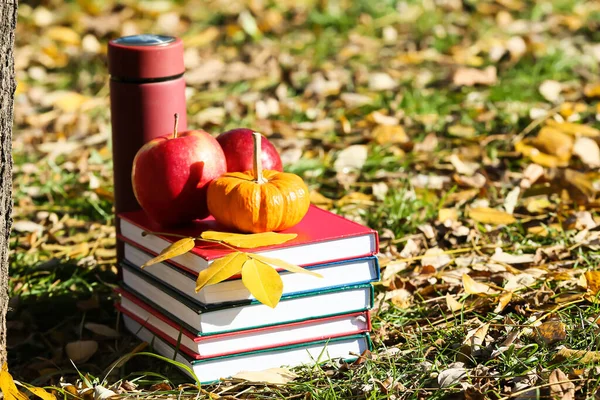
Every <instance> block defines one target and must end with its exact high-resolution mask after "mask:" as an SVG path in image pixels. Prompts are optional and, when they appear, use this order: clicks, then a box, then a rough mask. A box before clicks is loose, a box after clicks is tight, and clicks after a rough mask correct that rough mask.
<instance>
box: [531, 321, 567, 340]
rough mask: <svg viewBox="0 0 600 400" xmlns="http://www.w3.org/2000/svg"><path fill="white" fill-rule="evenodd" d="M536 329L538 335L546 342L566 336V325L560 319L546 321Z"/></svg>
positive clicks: (563, 338) (562, 338)
mask: <svg viewBox="0 0 600 400" xmlns="http://www.w3.org/2000/svg"><path fill="white" fill-rule="evenodd" d="M536 329H537V334H538V337H539V338H541V339H542V340H543V341H544V342H545V343H546V344H553V343H556V342H560V341H562V340H565V339H566V338H567V327H566V325H565V324H564V323H562V322H560V321H547V322H544V323H543V324H541V325H540V326H538V327H537V328H536Z"/></svg>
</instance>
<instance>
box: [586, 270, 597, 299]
mask: <svg viewBox="0 0 600 400" xmlns="http://www.w3.org/2000/svg"><path fill="white" fill-rule="evenodd" d="M585 281H586V285H587V290H588V292H589V293H590V294H591V295H592V296H596V295H597V294H598V292H599V291H600V271H587V272H586V273H585Z"/></svg>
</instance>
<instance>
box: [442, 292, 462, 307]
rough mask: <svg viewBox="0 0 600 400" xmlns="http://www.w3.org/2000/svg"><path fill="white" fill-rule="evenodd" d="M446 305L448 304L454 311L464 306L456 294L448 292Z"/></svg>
mask: <svg viewBox="0 0 600 400" xmlns="http://www.w3.org/2000/svg"><path fill="white" fill-rule="evenodd" d="M446 305H447V306H448V309H449V310H450V311H452V312H454V311H459V310H461V309H462V308H463V305H462V303H461V302H460V301H458V300H456V299H455V298H454V296H452V295H451V294H450V293H446Z"/></svg>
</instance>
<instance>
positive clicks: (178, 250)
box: [142, 238, 196, 268]
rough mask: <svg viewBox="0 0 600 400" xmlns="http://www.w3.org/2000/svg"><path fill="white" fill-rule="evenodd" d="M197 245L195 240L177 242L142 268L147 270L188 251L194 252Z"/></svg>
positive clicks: (185, 239) (184, 239) (187, 239)
mask: <svg viewBox="0 0 600 400" xmlns="http://www.w3.org/2000/svg"><path fill="white" fill-rule="evenodd" d="M195 245H196V242H195V241H194V239H193V238H183V239H180V240H178V241H176V242H175V243H171V244H170V245H169V246H168V247H167V248H165V249H164V250H163V251H161V252H160V254H159V255H158V256H156V257H154V258H153V259H151V260H148V261H146V262H145V263H144V264H143V265H142V268H145V267H148V266H150V265H154V264H157V263H159V262H163V261H165V260H169V259H171V258H174V257H177V256H180V255H182V254H185V253H187V252H188V251H190V250H192V249H193V248H194V246H195Z"/></svg>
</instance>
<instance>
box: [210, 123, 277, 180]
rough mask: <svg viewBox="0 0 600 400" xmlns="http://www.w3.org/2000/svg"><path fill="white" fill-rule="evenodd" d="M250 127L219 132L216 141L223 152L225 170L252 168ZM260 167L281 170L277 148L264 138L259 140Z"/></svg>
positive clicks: (252, 147)
mask: <svg viewBox="0 0 600 400" xmlns="http://www.w3.org/2000/svg"><path fill="white" fill-rule="evenodd" d="M252 132H254V131H253V130H252V129H246V128H237V129H232V130H230V131H227V132H223V133H221V134H220V135H219V136H218V137H217V141H218V142H219V144H220V145H221V148H222V149H223V153H225V159H226V160H227V172H244V171H250V170H252V168H253V166H254V164H253V157H254V144H253V141H252ZM260 148H261V150H262V156H261V160H262V167H263V169H271V170H275V171H283V166H282V164H281V157H279V153H278V152H277V149H276V148H275V146H273V144H272V143H271V142H269V141H268V140H267V139H266V138H263V140H261V146H260Z"/></svg>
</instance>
